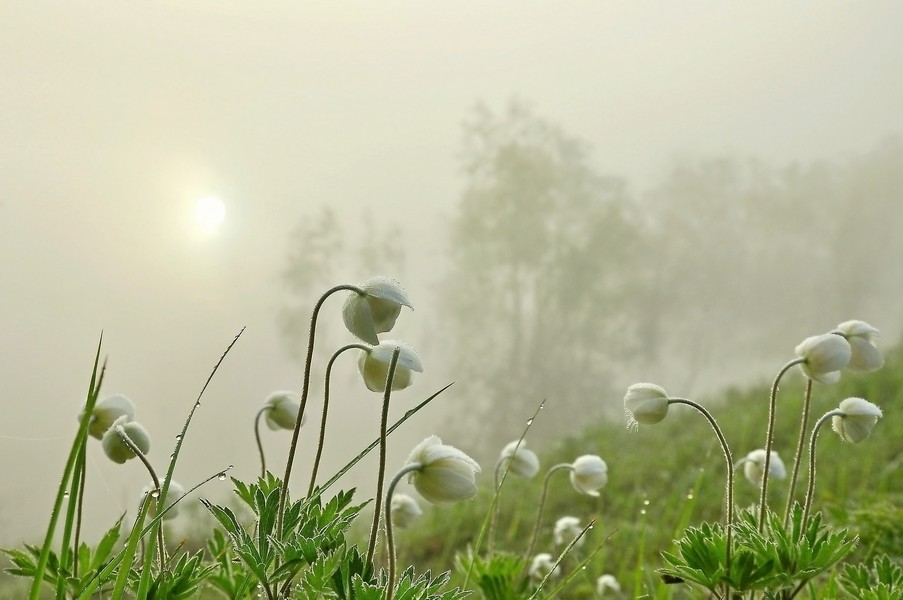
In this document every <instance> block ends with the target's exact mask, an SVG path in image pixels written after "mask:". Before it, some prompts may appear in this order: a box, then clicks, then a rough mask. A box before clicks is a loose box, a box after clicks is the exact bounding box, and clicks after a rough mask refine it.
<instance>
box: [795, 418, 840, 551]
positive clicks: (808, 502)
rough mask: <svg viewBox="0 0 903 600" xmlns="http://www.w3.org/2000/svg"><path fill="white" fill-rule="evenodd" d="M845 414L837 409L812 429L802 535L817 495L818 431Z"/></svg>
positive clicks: (817, 422) (821, 419) (816, 423)
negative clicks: (829, 421) (816, 441)
mask: <svg viewBox="0 0 903 600" xmlns="http://www.w3.org/2000/svg"><path fill="white" fill-rule="evenodd" d="M843 414H844V412H843V411H842V410H837V409H835V410H832V411H829V412H826V413H825V414H824V415H822V417H821V418H820V419H819V420H818V421H816V422H815V427H813V428H812V436H811V437H810V438H809V483H808V484H807V485H806V503H805V504H804V505H803V522H802V526H801V527H800V532H801V534H802V532H804V531H806V523H807V522H808V521H809V511H810V510H811V509H812V496H813V495H814V494H815V440H816V437H817V436H818V430H819V429H821V427H822V425H824V424H825V423H827V422H828V419H830V418H832V417H835V416H838V415H843Z"/></svg>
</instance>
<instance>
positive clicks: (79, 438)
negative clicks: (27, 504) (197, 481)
mask: <svg viewBox="0 0 903 600" xmlns="http://www.w3.org/2000/svg"><path fill="white" fill-rule="evenodd" d="M102 343H103V333H101V334H100V340H99V341H98V342H97V352H96V353H95V355H94V367H93V368H92V370H91V382H90V384H89V385H88V396H87V399H86V400H85V412H84V414H83V415H82V419H81V422H80V423H79V426H78V432H77V433H76V434H75V439H74V440H73V442H72V449H71V450H70V451H69V458H68V459H66V466H65V467H64V468H63V477H62V479H60V486H59V488H58V489H57V493H56V500H55V501H54V503H53V512H51V513H50V523H49V524H48V525H47V534H46V535H45V536H44V544H43V545H42V546H41V555H40V556H39V557H38V564H37V566H36V567H35V575H34V579H33V580H32V582H31V591H30V592H29V594H28V598H29V600H38V598H39V597H40V594H41V584H42V583H43V582H44V571H45V570H46V569H47V560H48V559H49V557H50V546H51V544H53V534H54V533H55V532H56V524H57V521H58V520H59V517H60V510H61V509H62V506H63V499H64V498H65V495H66V486H67V485H68V483H69V478H70V477H71V476H72V471H73V469H74V468H75V463H76V461H77V458H78V455H79V453H81V452H83V451H84V447H85V444H86V443H87V441H88V424H89V423H90V422H91V413H92V412H93V411H94V405H95V404H96V403H97V395H98V393H99V392H100V384H101V383H102V382H103V374H104V371H105V370H106V364H104V366H102V367H101V368H100V372H99V373H98V371H97V367H98V365H99V364H100V347H101V344H102Z"/></svg>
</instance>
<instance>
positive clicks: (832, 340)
mask: <svg viewBox="0 0 903 600" xmlns="http://www.w3.org/2000/svg"><path fill="white" fill-rule="evenodd" d="M796 354H797V356H799V357H800V358H802V359H803V360H804V362H803V363H801V364H800V368H801V369H802V370H803V373H805V374H806V377H808V378H809V379H811V380H813V381H818V382H819V383H837V382H838V381H839V380H840V370H841V369H843V368H844V367H846V366H847V365H848V364H850V358H851V357H852V355H853V351H852V349H851V348H850V344H849V343H848V342H847V341H846V340H845V339H844V338H843V337H842V336H839V335H835V334H833V333H823V334H821V335H814V336H812V337H808V338H806V339H804V340H803V341H802V342H800V344H799V345H798V346H797V347H796Z"/></svg>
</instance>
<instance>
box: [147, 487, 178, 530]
mask: <svg viewBox="0 0 903 600" xmlns="http://www.w3.org/2000/svg"><path fill="white" fill-rule="evenodd" d="M155 489H157V488H155V487H154V486H153V484H151V485H146V486H144V490H143V493H144V494H152V493H153V491H154V490H155ZM184 495H185V488H184V487H182V486H181V485H180V484H179V483H178V482H176V481H170V482H169V491H168V492H166V506H167V507H170V506H172V505H173V504H175V503H176V502H178V501H179V500H180V499H182V497H183V496H184ZM162 510H163V509H161V512H162ZM178 514H179V506H178V505H176V506H172V508H171V509H169V511H168V512H167V513H166V514H165V515H163V520H164V521H169V520H170V519H175V518H176V516H177V515H178Z"/></svg>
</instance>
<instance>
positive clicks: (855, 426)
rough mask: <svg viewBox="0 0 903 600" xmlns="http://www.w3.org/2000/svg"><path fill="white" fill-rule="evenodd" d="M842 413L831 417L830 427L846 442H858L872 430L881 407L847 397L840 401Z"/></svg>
mask: <svg viewBox="0 0 903 600" xmlns="http://www.w3.org/2000/svg"><path fill="white" fill-rule="evenodd" d="M838 410H840V411H841V412H843V414H842V415H835V416H834V417H833V418H832V419H831V427H832V428H833V429H834V431H836V432H837V434H838V435H840V437H841V438H843V440H844V441H846V442H852V443H854V444H855V443H858V442H861V441H862V440H864V439H865V438H867V437H868V436H869V434H870V433H871V432H872V428H873V427H874V426H875V424H876V423H877V422H878V419H879V418H880V417H882V416H884V415H883V413H882V412H881V409H880V408H878V407H877V406H875V405H874V404H872V403H871V402H869V401H868V400H863V399H862V398H847V399H846V400H843V401H842V402H841V403H840V406H839V407H838Z"/></svg>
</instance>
